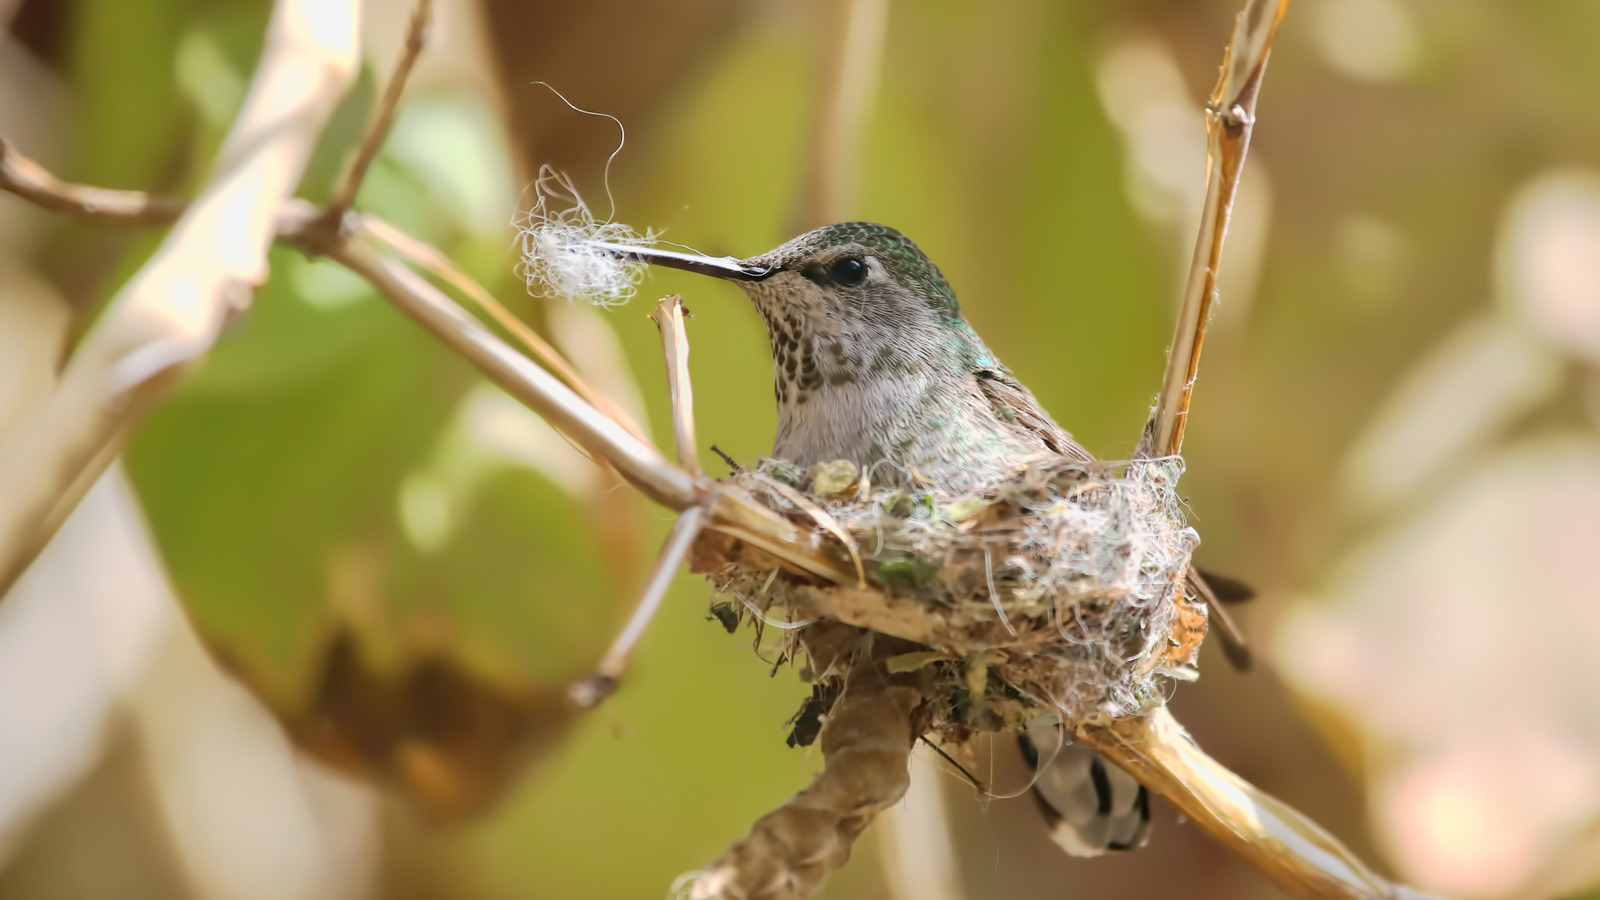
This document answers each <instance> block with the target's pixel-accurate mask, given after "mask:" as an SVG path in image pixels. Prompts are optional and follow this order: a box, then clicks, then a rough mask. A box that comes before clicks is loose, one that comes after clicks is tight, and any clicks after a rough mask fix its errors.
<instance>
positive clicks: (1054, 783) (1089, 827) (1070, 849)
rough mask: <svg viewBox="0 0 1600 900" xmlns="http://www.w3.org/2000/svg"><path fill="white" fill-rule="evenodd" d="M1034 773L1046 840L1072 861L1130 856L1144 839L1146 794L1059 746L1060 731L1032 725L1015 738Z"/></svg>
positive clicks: (1082, 751)
mask: <svg viewBox="0 0 1600 900" xmlns="http://www.w3.org/2000/svg"><path fill="white" fill-rule="evenodd" d="M1017 743H1018V745H1020V747H1021V748H1022V756H1023V758H1024V759H1025V760H1026V761H1027V763H1028V767H1029V768H1031V769H1033V770H1034V782H1033V789H1032V790H1033V798H1034V800H1035V801H1037V802H1038V804H1039V811H1040V812H1041V813H1043V814H1044V818H1045V822H1046V823H1047V824H1048V826H1049V828H1050V839H1051V840H1053V841H1055V842H1056V844H1057V845H1058V846H1060V847H1061V849H1063V850H1065V851H1066V852H1067V853H1069V854H1071V855H1073V856H1084V857H1087V856H1099V855H1101V854H1103V853H1105V852H1106V851H1107V850H1134V849H1137V848H1139V847H1142V846H1144V844H1145V841H1146V840H1147V839H1148V838H1149V836H1150V793H1149V791H1147V790H1146V789H1145V786H1144V785H1142V784H1140V783H1139V782H1138V781H1136V780H1135V779H1134V777H1133V776H1132V775H1129V774H1128V773H1127V772H1124V771H1122V770H1121V769H1119V768H1117V767H1116V766H1114V765H1112V764H1110V763H1108V762H1106V761H1105V759H1103V758H1102V757H1101V756H1100V755H1099V754H1098V753H1095V752H1094V751H1093V750H1090V749H1088V748H1086V747H1080V746H1078V745H1077V744H1069V743H1066V742H1065V741H1064V740H1063V734H1062V729H1061V726H1060V725H1057V724H1054V723H1051V722H1049V721H1048V720H1035V721H1034V722H1032V723H1029V725H1028V727H1027V728H1025V729H1023V730H1021V731H1019V732H1017Z"/></svg>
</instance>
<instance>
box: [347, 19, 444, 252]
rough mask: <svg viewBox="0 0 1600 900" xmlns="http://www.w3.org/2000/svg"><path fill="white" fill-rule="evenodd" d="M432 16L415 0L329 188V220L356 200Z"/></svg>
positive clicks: (403, 89) (385, 135) (403, 88)
mask: <svg viewBox="0 0 1600 900" xmlns="http://www.w3.org/2000/svg"><path fill="white" fill-rule="evenodd" d="M432 20H433V0H417V5H416V7H414V8H413V9H412V10H411V18H410V19H409V20H408V21H407V22H406V37H405V41H404V43H403V44H402V45H401V47H400V59H399V60H398V61H397V62H396V63H395V66H394V71H393V72H391V73H390V74H389V82H388V84H385V85H384V87H383V96H382V97H380V98H378V105H377V106H375V107H373V109H372V117H371V118H370V119H368V120H367V127H366V130H365V131H363V132H362V135H361V143H360V144H358V145H357V146H356V155H355V157H354V158H353V159H351V160H350V168H349V169H347V170H346V171H345V173H344V178H342V179H340V181H339V185H338V187H336V188H334V190H333V198H332V199H331V200H329V201H328V207H327V209H326V211H325V215H326V216H327V217H328V220H329V221H330V222H338V221H340V220H342V219H343V218H344V214H345V213H346V212H348V211H349V209H350V207H351V205H352V204H354V203H355V202H356V193H357V192H358V191H360V190H361V182H363V181H365V180H366V177H367V169H368V168H370V167H371V166H372V161H373V160H374V159H376V158H377V156H378V150H379V149H381V148H382V147H383V139H384V138H385V137H387V136H388V134H389V126H390V125H392V124H394V114H395V111H396V110H398V109H399V108H400V95H401V94H403V93H405V89H406V81H407V79H409V78H410V77H411V70H412V68H413V67H415V66H416V64H417V58H418V57H420V56H422V50H423V48H424V47H426V46H427V44H428V27H429V25H430V24H431V23H432Z"/></svg>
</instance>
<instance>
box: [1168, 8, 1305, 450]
mask: <svg viewBox="0 0 1600 900" xmlns="http://www.w3.org/2000/svg"><path fill="white" fill-rule="evenodd" d="M1288 7H1289V0H1248V2H1247V3H1246V4H1245V8H1244V11H1243V12H1241V13H1239V17H1238V19H1237V20H1236V21H1235V22H1234V28H1233V39H1232V40H1231V41H1229V42H1228V49H1227V50H1226V51H1225V52H1224V54H1223V57H1222V74H1221V76H1220V77H1219V78H1218V80H1217V86H1216V88H1215V89H1214V90H1213V91H1212V92H1211V100H1210V103H1209V104H1208V105H1207V108H1206V135H1207V140H1208V144H1207V154H1206V156H1207V170H1206V198H1205V203H1204V205H1203V206H1202V207H1201V214H1200V233H1199V235H1198V236H1197V237H1196V239H1195V247H1194V257H1193V259H1192V260H1191V261H1190V263H1189V275H1188V278H1187V280H1186V281H1185V283H1184V289H1183V300H1182V302H1181V303H1180V304H1179V306H1178V323H1177V326H1176V329H1175V330H1174V332H1173V336H1172V345H1171V347H1170V348H1169V349H1168V351H1167V368H1166V372H1165V373H1164V374H1163V375H1162V378H1161V392H1160V394H1158V395H1157V398H1156V409H1155V413H1154V414H1153V415H1152V416H1151V417H1150V422H1149V424H1147V425H1146V426H1145V433H1144V437H1143V439H1142V440H1141V441H1140V444H1139V454H1140V455H1141V456H1176V455H1178V454H1179V453H1180V452H1181V451H1182V450H1183V433H1184V429H1185V426H1186V425H1187V423H1188V418H1189V404H1190V401H1191V400H1192V399H1193V397H1194V383H1195V379H1196V378H1197V377H1198V374H1199V371H1200V350H1201V348H1202V346H1203V345H1204V344H1205V338H1206V327H1207V326H1208V325H1209V324H1210V321H1211V307H1212V306H1213V304H1214V303H1215V302H1216V297H1217V272H1218V270H1219V268H1220V266H1221V263H1222V244H1223V241H1224V239H1225V238H1226V237H1227V233H1228V217H1229V216H1231V215H1232V213H1233V199H1234V195H1235V194H1236V193H1237V192H1238V189H1239V175H1240V173H1241V172H1242V171H1243V170H1244V160H1245V156H1246V154H1247V153H1248V152H1249V150H1250V135H1251V132H1252V131H1253V130H1254V128H1255V121H1256V99H1257V97H1258V96H1259V95H1260V92H1261V80H1262V78H1263V77H1264V76H1265V75H1266V71H1267V57H1268V56H1269V55H1270V54H1271V52H1272V39H1273V37H1275V36H1276V35H1277V32H1278V23H1279V22H1281V21H1282V20H1283V14H1284V11H1285V10H1287V9H1288Z"/></svg>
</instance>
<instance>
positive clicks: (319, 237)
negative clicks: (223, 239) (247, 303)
mask: <svg viewBox="0 0 1600 900" xmlns="http://www.w3.org/2000/svg"><path fill="white" fill-rule="evenodd" d="M0 190H4V191H7V192H9V193H12V194H15V195H17V196H18V197H21V198H23V199H24V200H28V201H31V202H32V203H34V204H35V205H37V206H40V207H42V208H44V209H46V210H49V211H51V212H54V213H58V214H60V215H63V216H66V217H68V218H73V219H78V220H80V221H85V222H93V223H97V224H103V225H165V224H168V223H169V222H175V221H177V219H178V217H179V216H180V215H182V214H183V211H184V209H185V205H184V204H183V203H182V202H180V201H177V200H173V199H169V198H164V197H153V196H151V195H149V194H146V193H144V192H143V191H119V190H111V189H108V188H100V187H93V186H90V185H82V184H71V183H69V182H65V181H62V180H61V179H59V178H57V177H56V176H55V175H53V174H51V173H50V172H49V171H47V170H46V169H45V168H44V167H43V166H41V165H39V163H37V162H35V161H34V160H32V159H30V158H28V157H27V156H24V155H23V154H22V153H20V152H19V151H18V150H17V149H16V147H15V146H14V145H12V144H11V143H10V142H9V141H6V140H4V139H3V138H0ZM347 218H349V221H347V222H345V223H344V225H346V226H349V228H348V229H347V230H353V231H354V232H355V233H359V234H364V235H366V236H368V237H371V238H372V239H373V240H375V241H377V242H378V243H379V244H381V245H383V246H385V247H387V248H389V249H390V250H393V251H394V252H396V253H398V254H400V255H401V256H402V257H404V258H405V259H407V260H408V261H410V262H411V263H412V264H413V265H416V266H419V267H421V268H422V269H424V270H426V271H427V272H429V273H430V274H432V275H433V276H434V277H436V278H438V279H439V280H441V281H443V282H445V283H446V284H449V285H450V286H451V287H453V288H455V289H456V290H458V291H460V292H461V293H462V294H465V295H466V296H467V297H469V298H470V299H471V300H472V301H473V302H474V303H476V304H477V305H478V306H479V307H481V308H482V309H483V310H484V311H485V312H487V313H488V314H489V316H490V317H491V318H493V319H494V320H495V322H496V323H498V324H499V325H500V326H501V327H502V328H504V329H506V331H508V332H510V333H511V335H512V336H513V337H515V338H517V340H518V341H520V342H521V343H522V344H523V346H525V347H527V348H528V350H529V351H530V352H531V353H533V355H534V356H536V357H537V358H538V359H539V361H540V362H542V363H544V365H545V366H547V367H548V368H549V369H550V370H551V371H553V372H555V373H556V375H557V376H559V377H560V378H561V380H562V381H565V382H566V383H567V386H568V387H570V388H572V389H573V390H574V391H576V392H577V393H578V395H579V396H581V397H583V399H585V400H587V401H589V403H591V404H593V405H594V406H595V407H597V408H598V409H600V410H601V411H602V412H604V413H605V414H606V415H608V416H610V417H611V418H612V419H614V420H615V421H617V422H618V423H620V424H621V425H622V427H624V428H626V429H627V430H628V432H629V433H630V434H632V435H633V436H634V437H637V438H640V439H641V440H642V439H643V438H644V431H643V430H642V429H641V428H640V427H639V424H638V423H637V422H635V421H634V420H633V417H632V416H630V415H628V413H627V412H626V411H625V410H623V409H622V407H620V406H619V405H617V404H616V403H615V402H614V401H612V400H611V398H609V397H607V396H605V395H604V394H602V393H600V392H599V391H596V390H595V389H594V388H592V387H590V386H589V385H588V383H586V382H585V381H584V380H583V378H582V376H581V375H579V374H578V371H577V369H576V368H575V367H574V366H573V365H572V363H571V362H569V361H568V360H567V358H566V357H565V356H562V355H561V351H559V350H557V349H556V348H555V347H554V346H553V345H551V344H550V343H549V342H548V341H546V340H545V339H544V338H543V337H542V336H540V335H539V333H538V332H536V331H534V330H533V329H531V328H529V327H528V326H527V324H526V323H525V322H523V321H522V320H521V319H518V318H517V317H516V316H515V315H513V314H512V313H511V311H510V310H508V309H506V308H505V306H504V305H503V304H502V303H500V301H498V300H496V299H495V298H494V295H492V294H490V293H489V292H488V291H487V290H485V289H484V287H483V286H482V285H480V284H478V283H477V282H476V281H474V280H473V279H472V277H471V276H470V275H468V274H467V273H465V272H463V271H461V269H460V268H459V267H457V266H456V264H455V263H453V262H451V260H450V259H449V258H448V257H446V256H445V255H444V254H443V253H441V252H439V250H438V248H436V247H433V246H431V245H429V244H426V243H424V242H422V241H419V240H417V239H416V238H414V237H411V236H410V235H408V234H406V233H404V232H402V231H400V230H399V229H398V228H395V227H394V226H393V225H390V224H389V223H388V222H385V221H383V220H382V219H379V218H378V217H376V216H374V215H371V214H368V213H363V214H362V215H361V216H359V217H347ZM321 219H325V214H324V213H321V212H318V211H316V210H315V209H314V208H313V207H312V206H310V205H309V204H307V203H305V202H304V201H300V200H289V201H287V202H285V204H284V205H283V208H282V210H281V211H280V212H279V215H278V237H279V239H280V240H283V241H285V242H287V243H291V244H294V245H295V246H297V247H299V248H301V249H303V250H305V251H306V252H307V253H311V254H314V255H320V254H322V253H323V252H324V251H325V249H326V248H327V247H328V246H330V245H331V244H333V243H337V242H339V241H342V240H344V239H345V238H346V237H349V236H351V235H347V234H340V233H337V232H338V230H337V229H335V230H334V231H333V232H332V233H328V234H318V233H316V231H315V229H314V227H313V223H314V222H316V221H318V220H321Z"/></svg>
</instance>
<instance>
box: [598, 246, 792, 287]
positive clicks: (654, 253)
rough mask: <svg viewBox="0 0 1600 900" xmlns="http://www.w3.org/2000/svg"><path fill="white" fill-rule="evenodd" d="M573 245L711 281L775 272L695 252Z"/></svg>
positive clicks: (761, 276) (755, 278) (750, 278)
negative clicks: (708, 277)
mask: <svg viewBox="0 0 1600 900" xmlns="http://www.w3.org/2000/svg"><path fill="white" fill-rule="evenodd" d="M573 243H575V244H577V245H579V246H582V247H586V248H588V249H591V250H599V251H600V252H602V253H606V254H609V255H611V256H614V257H616V258H617V259H631V260H633V261H634V262H642V263H649V264H650V265H652V266H666V267H667V268H669V269H682V270H684V271H685V272H696V273H699V274H701V275H710V276H711V277H713V278H727V279H730V280H732V281H760V280H762V279H764V278H767V277H768V276H770V275H772V273H773V272H775V271H777V270H776V269H769V268H766V267H765V266H746V265H742V264H740V262H739V261H738V260H737V259H734V258H733V257H731V256H723V257H716V256H701V255H699V254H698V253H679V252H678V251H676V250H657V249H656V248H654V247H636V246H633V245H631V244H611V243H607V242H605V241H574V242H573Z"/></svg>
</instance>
